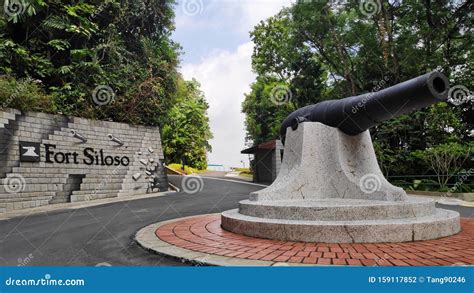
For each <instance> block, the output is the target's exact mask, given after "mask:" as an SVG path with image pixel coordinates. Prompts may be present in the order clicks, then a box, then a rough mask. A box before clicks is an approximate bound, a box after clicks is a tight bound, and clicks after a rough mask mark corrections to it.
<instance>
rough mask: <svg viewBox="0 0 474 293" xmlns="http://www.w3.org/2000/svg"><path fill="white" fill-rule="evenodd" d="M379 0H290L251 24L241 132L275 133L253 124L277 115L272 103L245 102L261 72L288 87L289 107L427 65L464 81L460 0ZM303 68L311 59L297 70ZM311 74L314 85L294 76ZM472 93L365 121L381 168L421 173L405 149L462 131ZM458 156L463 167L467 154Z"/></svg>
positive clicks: (465, 46)
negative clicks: (370, 6)
mask: <svg viewBox="0 0 474 293" xmlns="http://www.w3.org/2000/svg"><path fill="white" fill-rule="evenodd" d="M379 3H380V5H378V7H377V8H378V9H375V11H373V13H372V12H371V13H368V12H367V11H364V9H363V7H362V6H360V5H359V3H358V2H357V1H356V2H351V1H346V2H343V3H341V2H333V1H327V2H325V1H298V2H297V3H295V4H294V5H293V6H292V7H290V8H288V9H283V10H282V11H281V12H280V13H279V14H278V15H277V16H275V17H271V18H269V19H267V20H265V21H263V22H261V23H260V24H259V25H258V26H256V27H255V29H254V31H253V32H252V36H253V40H254V42H255V43H256V45H255V52H254V55H253V66H254V70H255V71H256V73H257V74H258V78H257V83H260V84H259V85H258V86H256V87H254V86H253V87H252V92H251V93H250V94H249V95H247V97H246V102H245V103H244V113H246V114H247V132H248V134H249V138H250V139H253V140H254V141H255V142H259V141H262V140H264V139H271V138H276V136H277V133H276V132H269V131H261V130H262V129H264V128H263V127H264V126H262V125H263V122H264V121H268V120H270V121H272V122H273V121H276V120H275V119H273V118H272V117H266V116H265V115H269V116H276V117H279V115H280V113H279V112H274V111H275V109H274V107H273V106H271V105H265V104H258V105H259V106H260V108H259V110H258V112H257V111H250V112H249V111H248V109H252V108H255V109H257V107H256V105H257V104H255V105H254V102H253V101H260V100H263V98H262V97H259V96H258V95H259V93H263V91H261V90H260V91H259V90H258V89H262V88H265V85H266V83H267V82H268V84H271V82H273V81H274V80H272V79H269V78H268V77H272V78H273V79H277V80H278V81H279V82H283V83H285V84H288V86H289V87H290V89H291V91H292V92H294V93H297V94H296V95H295V99H294V100H295V101H296V102H295V103H294V106H295V107H301V106H304V105H306V104H308V103H315V102H319V101H322V100H326V99H340V98H343V97H349V96H353V95H358V94H362V93H367V92H372V91H379V90H381V89H383V88H386V87H389V86H391V85H394V84H397V83H399V82H402V81H404V80H407V79H410V78H413V77H415V76H419V75H421V74H424V73H426V72H429V71H432V70H438V71H442V72H444V73H445V74H446V75H447V76H448V78H449V79H450V83H451V84H452V85H458V86H462V87H465V88H466V89H473V88H474V84H473V81H472V80H473V79H472V72H473V70H472V69H473V60H474V59H473V58H472V57H471V56H470V55H471V53H470V52H471V49H470V47H471V46H472V42H471V40H472V30H471V29H470V28H471V24H472V18H470V17H469V15H470V13H472V4H471V3H470V2H469V1H465V2H461V1H436V2H433V1H416V0H408V1H403V2H400V1H387V0H384V1H380V2H379ZM307 64H311V65H310V66H307ZM306 68H313V69H312V70H311V71H309V72H306V71H305V69H306ZM316 68H319V69H320V70H314V69H316ZM311 76H313V77H315V79H316V81H315V85H316V86H315V85H314V84H313V85H311V84H310V83H308V82H297V81H299V80H300V79H302V80H310V79H309V77H311ZM309 91H311V92H309ZM299 93H304V94H299ZM308 93H309V94H308ZM451 94H452V93H451ZM304 98H308V99H307V100H305V99H304ZM247 100H248V101H247ZM473 102H474V101H471V102H465V103H463V104H461V105H456V104H455V103H452V100H451V99H450V100H449V102H448V103H439V104H436V105H434V106H432V107H429V108H427V109H422V110H419V111H417V112H414V113H411V114H409V115H403V116H400V117H398V118H395V119H392V120H390V121H386V122H384V123H381V124H379V125H378V126H376V127H374V128H372V129H371V130H370V132H371V135H372V140H373V141H374V144H375V146H376V150H377V155H378V159H379V163H380V165H381V166H382V169H383V170H384V173H385V174H387V175H407V174H425V173H426V172H427V171H426V166H425V165H424V164H423V162H421V161H420V159H419V158H418V157H414V156H413V153H414V152H416V151H424V150H425V149H429V148H434V147H436V146H438V145H442V144H449V143H457V144H460V145H465V144H466V143H468V142H469V141H472V139H473V137H472V135H470V133H472V131H473V130H474V127H473V124H474V123H473V122H474V120H473V118H474V117H473V116H474V111H473V107H472V105H473V104H472V103H473ZM251 106H252V107H251ZM287 110H289V109H287ZM255 113H261V115H263V117H260V116H259V115H255ZM265 113H268V114H265ZM255 117H258V120H257V119H256V118H255ZM278 119H279V120H281V118H278ZM258 121H261V122H260V123H259V122H258ZM276 122H279V121H276ZM464 164H465V165H467V166H466V167H468V166H471V165H472V164H473V161H472V160H466V161H465V163H464Z"/></svg>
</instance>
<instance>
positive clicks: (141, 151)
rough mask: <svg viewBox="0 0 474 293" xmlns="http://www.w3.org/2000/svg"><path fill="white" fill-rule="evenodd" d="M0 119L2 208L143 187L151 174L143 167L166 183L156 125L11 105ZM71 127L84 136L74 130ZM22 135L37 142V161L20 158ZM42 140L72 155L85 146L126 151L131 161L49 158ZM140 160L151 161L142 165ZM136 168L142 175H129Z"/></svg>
mask: <svg viewBox="0 0 474 293" xmlns="http://www.w3.org/2000/svg"><path fill="white" fill-rule="evenodd" d="M0 119H2V120H1V121H0V212H4V211H8V210H14V209H23V208H29V207H33V206H40V205H45V204H49V203H59V202H67V201H79V200H92V199H95V198H104V197H117V196H120V195H122V194H127V195H131V194H139V193H145V192H146V190H147V187H148V179H149V176H145V172H146V171H147V170H146V168H147V167H148V168H152V169H153V170H154V171H157V174H156V176H159V177H160V178H161V177H163V180H162V181H160V182H164V184H162V185H163V186H160V189H161V188H163V190H165V189H167V180H166V174H165V173H164V171H163V170H161V169H162V166H161V164H160V162H161V161H162V160H163V159H164V157H163V151H162V148H161V139H160V132H159V129H158V128H157V127H146V126H132V125H127V124H124V123H116V122H109V121H95V120H89V119H83V118H77V117H66V116H59V115H50V114H45V113H35V112H25V113H21V112H19V111H17V110H14V109H5V110H2V111H0ZM72 130H74V131H76V133H79V134H80V135H82V136H84V137H85V138H87V141H86V142H84V141H81V140H79V139H77V138H76V137H74V136H72V135H71V131H72ZM110 135H112V136H113V137H116V138H117V139H120V141H121V142H123V145H119V144H117V143H116V142H114V141H111V140H110V138H109V137H110ZM20 141H27V142H35V143H40V145H41V160H40V162H25V161H23V162H22V161H21V160H20V152H19V142H20ZM46 144H51V145H54V146H56V148H55V149H54V151H55V152H63V153H71V156H69V159H71V160H72V158H73V157H72V154H73V153H74V152H75V153H78V154H79V155H82V153H83V152H84V149H85V148H91V149H94V150H97V151H98V150H103V152H104V153H106V154H109V155H110V156H112V157H115V156H119V157H122V156H126V157H128V158H129V164H128V165H122V164H121V165H119V166H116V165H109V166H107V165H102V164H90V165H87V164H85V161H83V160H77V162H74V163H71V162H69V163H58V162H56V161H52V162H47V161H46V157H45V149H46V146H45V145H46ZM149 150H153V151H152V152H150V151H149ZM94 155H97V154H94ZM98 156H99V157H94V158H93V159H95V160H97V159H99V160H101V158H102V157H101V156H100V154H99V155H98ZM140 160H146V161H147V162H150V163H149V164H148V166H143V165H142V164H141V163H140V162H139V161H140ZM160 168H161V169H160ZM137 172H140V173H143V175H144V176H141V178H140V179H139V180H137V181H135V180H133V179H132V176H133V174H135V173H137ZM12 176H13V177H15V178H17V179H18V180H19V181H18V182H16V183H19V184H20V189H18V190H13V192H12V190H11V189H12V186H13V187H16V186H17V185H15V184H14V185H12V180H11V179H10V178H13V177H12ZM74 176H76V177H74ZM77 176H80V177H77ZM154 176H155V175H154ZM45 197H46V198H45Z"/></svg>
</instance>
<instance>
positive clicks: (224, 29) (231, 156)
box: [173, 0, 294, 168]
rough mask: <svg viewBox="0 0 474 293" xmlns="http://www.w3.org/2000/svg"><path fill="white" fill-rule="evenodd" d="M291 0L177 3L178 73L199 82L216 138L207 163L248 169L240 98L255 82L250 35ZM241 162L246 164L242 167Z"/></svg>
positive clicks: (212, 0) (241, 99)
mask: <svg viewBox="0 0 474 293" xmlns="http://www.w3.org/2000/svg"><path fill="white" fill-rule="evenodd" d="M292 2H294V1H292V0H240V1H239V0H178V3H177V5H176V7H175V13H176V19H175V22H176V30H175V32H174V34H173V40H175V41H176V42H178V43H179V44H180V45H181V46H182V48H183V52H184V55H183V56H182V57H181V67H180V72H181V73H182V74H183V76H184V78H185V79H192V78H195V79H196V80H198V81H199V82H200V84H201V89H202V91H203V92H204V94H205V96H206V99H207V101H208V103H209V110H208V114H209V119H210V126H211V131H212V132H213V135H214V138H213V139H212V140H211V141H210V143H211V145H212V149H213V150H212V152H211V153H209V154H208V163H209V164H223V165H225V166H226V167H227V168H228V167H242V166H243V165H244V164H245V166H246V167H248V166H249V158H248V155H242V154H240V151H241V150H243V149H245V148H246V146H245V125H244V120H245V116H244V114H243V113H242V112H241V108H242V107H241V105H242V102H243V100H244V98H245V96H244V94H245V93H249V92H250V85H251V83H252V82H253V81H254V80H255V77H256V76H255V74H254V73H253V72H252V67H251V56H252V51H253V43H252V41H251V40H250V36H249V32H250V31H251V30H252V29H253V27H254V26H255V25H256V24H258V23H259V22H260V21H261V20H265V19H266V18H268V17H270V16H272V15H275V14H276V13H278V12H279V11H280V10H281V8H283V7H288V6H289V5H291V3H292ZM242 161H243V162H244V164H243V163H242Z"/></svg>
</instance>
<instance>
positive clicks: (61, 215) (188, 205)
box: [0, 176, 262, 266]
mask: <svg viewBox="0 0 474 293" xmlns="http://www.w3.org/2000/svg"><path fill="white" fill-rule="evenodd" d="M170 181H172V183H174V184H175V185H178V186H181V177H177V176H173V177H172V178H171V177H170ZM202 182H203V190H202V192H199V193H195V194H186V193H184V192H180V193H175V194H171V195H167V196H163V197H155V198H147V199H141V200H134V201H129V202H117V203H112V204H107V205H102V206H95V207H90V208H83V209H78V210H63V211H57V212H54V213H50V214H48V215H32V216H27V217H20V218H14V219H10V220H5V221H0V237H1V240H0V265H10V266H17V265H19V264H26V265H86V266H95V265H97V264H100V265H103V264H104V263H107V264H110V265H112V266H134V265H181V263H180V262H178V261H174V260H171V259H167V258H163V257H161V256H157V255H153V254H151V253H150V252H148V251H145V250H144V249H142V248H141V247H140V246H138V245H137V244H136V243H135V241H134V240H133V237H134V235H135V233H136V232H137V231H138V230H139V229H140V228H142V227H144V226H147V225H149V224H152V223H156V222H159V221H164V220H169V219H174V218H180V217H186V216H192V215H199V214H208V213H218V212H222V211H225V210H228V209H233V208H237V206H238V202H239V201H240V200H242V199H245V198H247V197H248V194H249V193H250V192H252V191H256V190H259V189H261V188H262V187H260V186H256V185H249V184H243V183H239V182H229V181H223V180H215V179H206V178H203V181H202Z"/></svg>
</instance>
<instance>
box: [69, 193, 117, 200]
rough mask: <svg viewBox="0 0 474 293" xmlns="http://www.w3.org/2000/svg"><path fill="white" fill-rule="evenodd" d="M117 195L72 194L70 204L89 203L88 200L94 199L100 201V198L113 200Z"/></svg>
mask: <svg viewBox="0 0 474 293" xmlns="http://www.w3.org/2000/svg"><path fill="white" fill-rule="evenodd" d="M117 195H118V193H117V192H109V193H89V194H72V195H71V202H78V201H89V200H96V199H102V198H114V197H117Z"/></svg>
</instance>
